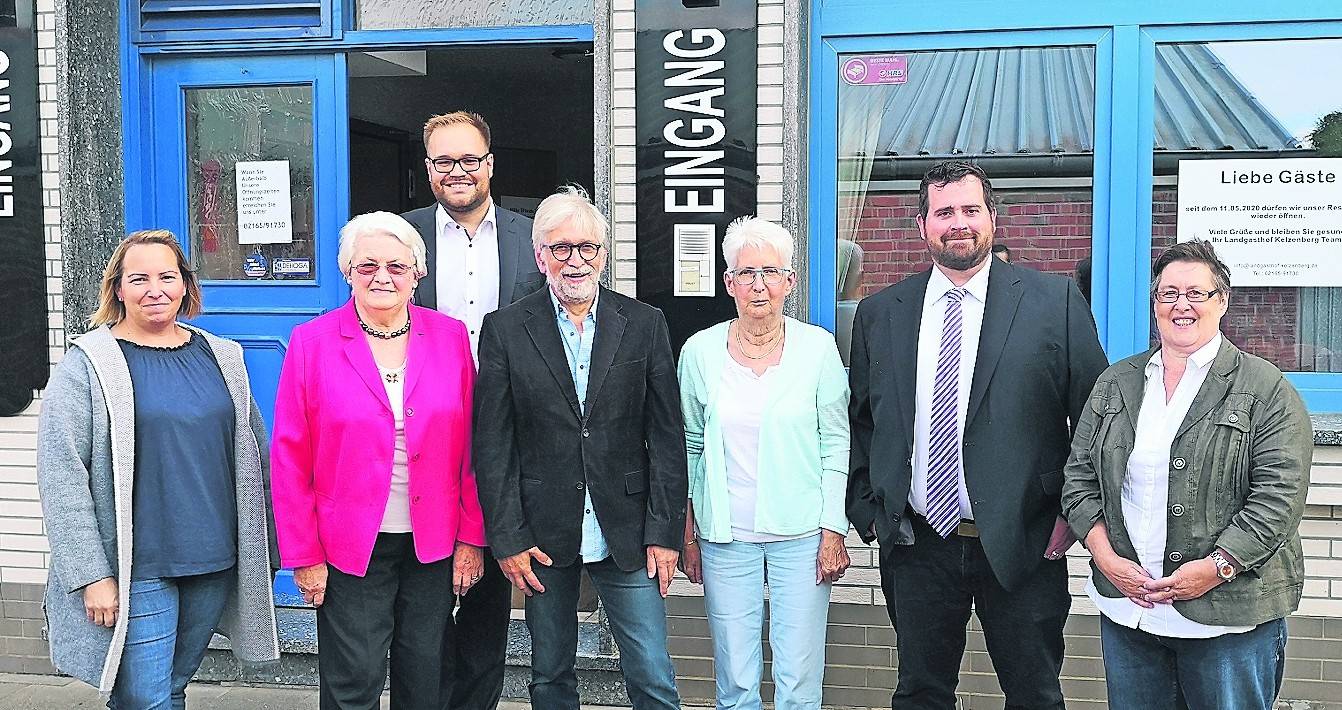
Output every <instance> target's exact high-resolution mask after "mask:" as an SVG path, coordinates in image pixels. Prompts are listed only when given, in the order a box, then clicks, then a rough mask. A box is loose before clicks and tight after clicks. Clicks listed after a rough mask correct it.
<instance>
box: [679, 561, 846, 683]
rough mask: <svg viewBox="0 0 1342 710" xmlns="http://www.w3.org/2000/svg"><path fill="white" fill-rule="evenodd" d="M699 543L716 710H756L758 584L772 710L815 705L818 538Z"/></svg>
mask: <svg viewBox="0 0 1342 710" xmlns="http://www.w3.org/2000/svg"><path fill="white" fill-rule="evenodd" d="M700 546H701V548H702V550H701V551H702V555H703V568H704V603H705V605H706V607H707V609H708V629H709V632H710V633H712V634H713V667H714V669H715V674H716V676H717V702H718V708H720V709H726V708H741V709H743V710H759V707H760V675H761V674H762V673H763V671H764V658H763V656H762V654H761V651H760V634H761V632H762V631H763V626H764V585H765V584H766V583H767V584H768V585H769V649H770V650H771V651H772V653H773V680H774V707H775V708H777V709H778V710H794V709H796V708H819V707H820V691H821V686H822V681H823V679H824V675H825V622H826V620H827V618H828V616H829V591H830V586H831V585H830V584H828V583H826V584H816V583H815V565H816V555H817V554H818V553H819V551H820V535H812V536H810V537H804V538H801V539H799V540H784V541H779V542H764V543H755V542H729V543H724V544H718V543H712V542H703V543H701V545H700Z"/></svg>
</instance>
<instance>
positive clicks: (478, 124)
mask: <svg viewBox="0 0 1342 710" xmlns="http://www.w3.org/2000/svg"><path fill="white" fill-rule="evenodd" d="M462 123H465V124H467V125H469V126H471V127H473V128H475V130H477V131H480V135H481V137H483V138H484V139H485V149H486V150H488V149H489V147H490V146H491V145H492V143H491V142H490V138H489V124H488V123H485V118H484V116H481V115H480V114H478V113H476V112H474V111H453V112H451V113H440V114H438V115H436V116H430V117H429V120H428V121H426V122H425V123H424V150H425V152H427V151H428V150H429V138H430V137H431V136H433V132H434V131H436V130H438V129H439V128H442V127H444V126H455V125H458V124H462ZM430 157H432V156H430Z"/></svg>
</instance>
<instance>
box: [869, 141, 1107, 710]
mask: <svg viewBox="0 0 1342 710" xmlns="http://www.w3.org/2000/svg"><path fill="white" fill-rule="evenodd" d="M920 198H921V199H920V204H919V216H918V229H919V232H920V233H921V236H922V238H923V240H924V241H925V242H926V243H927V247H928V252H929V253H930V255H931V257H932V261H933V262H934V266H933V268H931V269H929V270H928V271H924V272H922V273H919V274H915V275H913V276H910V277H909V278H907V279H905V280H904V281H902V282H900V283H898V284H895V285H894V286H891V287H890V288H887V289H885V290H884V291H882V292H880V293H878V294H875V295H873V296H868V297H867V298H865V299H863V301H862V302H861V304H860V305H859V306H858V310H857V317H856V319H855V322H854V325H853V341H852V351H851V360H850V365H851V367H850V369H849V379H850V384H851V388H852V398H851V404H850V412H849V413H850V417H851V421H852V455H851V470H850V475H849V481H848V519H849V520H850V521H852V523H853V526H854V527H855V528H857V531H858V533H859V534H860V535H861V536H862V539H863V540H866V541H868V542H870V541H871V540H873V539H879V540H880V548H881V555H880V566H881V581H882V588H883V589H884V590H885V592H886V596H887V603H888V606H887V608H888V611H889V613H890V618H891V621H892V622H896V626H897V629H898V632H899V684H898V687H897V688H896V690H895V693H894V697H893V698H892V700H891V706H892V707H893V708H894V709H895V710H908V709H912V708H918V709H920V710H923V709H928V708H934V709H936V710H951V709H952V708H954V707H956V698H955V688H956V684H957V682H958V680H959V673H960V664H961V660H962V657H963V655H964V648H965V627H966V624H967V622H968V621H969V615H970V611H971V609H972V610H974V611H975V612H976V613H977V614H978V617H979V621H980V622H981V624H982V627H983V635H984V639H985V641H986V645H987V647H988V654H989V656H990V657H991V658H992V662H993V666H994V668H995V669H996V670H997V677H998V680H999V681H1000V683H1001V686H1002V690H1003V692H1004V693H1005V695H1006V707H1008V708H1031V709H1033V710H1062V708H1063V707H1064V706H1063V698H1062V690H1061V687H1060V684H1059V682H1058V674H1059V671H1060V670H1061V668H1062V659H1063V638H1062V629H1063V623H1064V622H1065V621H1066V619H1067V612H1068V609H1069V608H1070V605H1071V596H1070V595H1069V594H1068V590H1067V563H1066V560H1064V559H1062V557H1063V555H1062V553H1063V552H1064V551H1065V550H1066V546H1068V545H1070V544H1071V542H1072V541H1073V540H1074V538H1066V537H1065V535H1066V527H1065V525H1064V523H1063V521H1062V519H1061V518H1060V517H1059V511H1060V509H1061V508H1060V504H1059V493H1060V491H1061V488H1062V478H1063V473H1062V469H1063V465H1064V463H1066V461H1067V454H1068V450H1069V444H1070V441H1071V425H1070V422H1075V421H1077V419H1078V418H1079V417H1080V414H1081V411H1082V407H1083V406H1084V405H1085V403H1086V398H1087V397H1088V396H1089V395H1090V390H1091V387H1093V386H1094V384H1095V379H1096V378H1097V377H1098V376H1099V374H1100V372H1101V371H1103V370H1104V368H1105V367H1106V366H1107V365H1108V361H1107V360H1106V359H1105V356H1104V352H1103V350H1101V348H1100V343H1099V338H1098V336H1097V335H1096V332H1095V322H1094V320H1093V319H1092V317H1091V314H1090V310H1089V309H1088V308H1087V306H1086V302H1085V300H1084V299H1082V297H1081V294H1080V292H1078V291H1077V289H1076V286H1074V285H1073V284H1072V282H1071V280H1070V279H1066V278H1063V277H1060V276H1056V275H1052V274H1042V273H1039V272H1036V271H1034V270H1031V269H1026V268H1021V267H1018V266H1015V265H1013V264H1011V263H1009V262H1006V261H1001V260H998V259H994V258H992V257H991V256H989V254H990V250H991V248H992V241H993V233H994V231H995V230H996V209H995V207H994V204H993V195H992V184H991V183H990V182H989V181H988V176H987V175H985V174H984V173H983V171H982V170H981V169H980V168H978V167H977V166H975V165H972V164H969V163H964V162H956V161H948V162H944V163H941V164H938V165H936V166H934V167H933V168H932V169H931V170H930V171H928V173H927V175H926V176H924V178H923V182H922V186H921V195H920ZM909 334H915V337H909ZM1055 535H1056V537H1055Z"/></svg>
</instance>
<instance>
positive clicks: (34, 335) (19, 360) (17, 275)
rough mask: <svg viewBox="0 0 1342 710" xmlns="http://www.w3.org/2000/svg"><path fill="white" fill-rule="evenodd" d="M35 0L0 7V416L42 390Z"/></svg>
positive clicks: (12, 0)
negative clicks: (1, 314) (0, 288)
mask: <svg viewBox="0 0 1342 710" xmlns="http://www.w3.org/2000/svg"><path fill="white" fill-rule="evenodd" d="M34 19H35V17H34V14H33V2H32V0H0V255H3V256H0V284H4V291H5V319H4V320H5V325H4V327H3V328H0V416H9V415H13V414H17V413H19V412H20V411H23V410H24V409H25V408H27V406H28V404H29V403H30V402H31V401H32V397H33V390H35V389H41V388H43V387H45V386H46V384H47V372H48V368H47V297H46V291H47V290H46V265H45V260H44V258H45V254H44V248H43V240H42V185H41V181H42V175H41V156H40V154H39V152H38V124H37V120H38V119H37V31H36V28H35V27H34Z"/></svg>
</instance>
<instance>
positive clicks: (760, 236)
mask: <svg viewBox="0 0 1342 710" xmlns="http://www.w3.org/2000/svg"><path fill="white" fill-rule="evenodd" d="M746 247H755V248H756V249H766V248H768V249H773V250H774V251H775V252H777V253H778V256H779V258H781V259H782V260H783V263H782V266H783V267H784V268H792V253H793V252H794V251H796V248H797V247H796V242H795V241H793V239H792V235H791V234H790V233H789V232H788V231H787V230H786V229H783V228H782V227H780V226H778V225H776V224H774V223H773V222H770V221H769V220H767V219H763V218H761V217H750V216H746V217H740V218H738V219H736V220H735V221H733V222H732V223H731V224H729V225H727V232H726V234H724V235H722V258H723V259H725V260H726V261H727V269H728V270H729V271H730V270H733V269H735V268H736V257H737V255H738V254H740V253H741V250H742V249H744V248H746Z"/></svg>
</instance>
